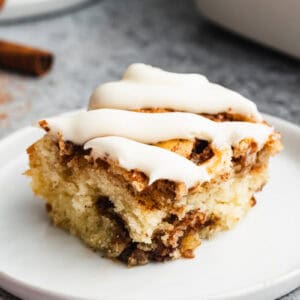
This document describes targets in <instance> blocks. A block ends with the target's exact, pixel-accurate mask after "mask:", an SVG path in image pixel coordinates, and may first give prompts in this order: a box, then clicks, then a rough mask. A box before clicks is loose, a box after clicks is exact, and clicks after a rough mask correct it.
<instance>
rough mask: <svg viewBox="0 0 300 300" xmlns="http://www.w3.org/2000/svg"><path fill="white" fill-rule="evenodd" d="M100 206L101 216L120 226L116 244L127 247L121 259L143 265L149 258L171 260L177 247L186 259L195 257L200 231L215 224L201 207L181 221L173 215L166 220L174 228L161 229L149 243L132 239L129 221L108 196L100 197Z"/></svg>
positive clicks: (130, 263)
mask: <svg viewBox="0 0 300 300" xmlns="http://www.w3.org/2000/svg"><path fill="white" fill-rule="evenodd" d="M97 208H98V209H99V213H100V214H101V215H104V216H106V217H108V218H109V219H110V220H112V221H113V222H114V223H115V224H117V226H118V227H119V228H120V231H119V234H118V235H116V237H115V239H116V240H115V243H118V244H122V245H124V250H123V251H122V253H121V254H120V255H119V256H118V259H119V260H120V261H122V262H125V263H127V264H128V265H129V266H134V265H143V264H146V263H148V262H149V261H160V262H161V261H166V260H170V259H172V255H173V254H174V253H175V251H176V250H179V251H180V254H181V256H183V257H185V258H193V257H194V255H193V250H194V249H195V248H196V247H197V246H199V244H200V238H199V233H198V232H199V230H200V229H201V228H203V227H205V226H208V225H211V224H210V222H208V221H207V220H206V217H205V215H204V214H203V213H201V212H200V210H199V209H196V210H193V211H190V212H188V213H187V214H186V216H185V217H184V218H183V219H181V220H179V219H178V217H177V216H176V215H170V216H169V217H168V218H165V219H164V220H163V222H165V223H168V224H169V225H171V227H172V229H171V230H170V229H169V230H166V231H165V230H158V231H157V232H155V233H154V235H153V238H152V244H151V245H145V244H140V243H136V242H133V241H132V240H131V239H130V237H129V233H128V230H127V228H126V225H125V222H124V221H123V220H122V218H121V217H120V216H119V215H118V214H117V213H116V212H114V204H113V203H112V202H111V201H110V200H109V198H108V197H106V196H99V198H98V201H97ZM164 236H167V238H164Z"/></svg>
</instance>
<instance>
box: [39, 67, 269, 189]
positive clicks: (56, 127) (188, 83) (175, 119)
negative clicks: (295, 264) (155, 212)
mask: <svg viewBox="0 0 300 300" xmlns="http://www.w3.org/2000/svg"><path fill="white" fill-rule="evenodd" d="M159 107H160V108H169V109H171V110H174V112H164V113H142V112H134V111H130V110H134V109H140V108H159ZM89 109H90V110H89V111H85V112H79V113H77V114H75V115H66V116H60V117H54V118H49V119H46V120H45V121H46V124H47V127H48V129H49V134H51V135H53V136H54V137H57V136H58V134H59V135H61V136H62V138H63V139H64V140H66V141H71V142H73V143H75V144H79V145H83V147H84V148H85V149H91V156H92V157H93V158H94V159H97V158H102V159H107V157H108V158H109V159H110V160H114V161H117V162H118V164H119V165H120V166H121V167H123V168H125V169H126V170H139V171H141V172H143V173H145V174H146V175H147V176H148V177H149V184H151V183H153V182H154V181H156V180H159V179H168V180H171V181H176V182H183V183H185V184H186V186H187V187H188V188H190V187H193V186H194V185H195V184H197V183H202V182H205V181H208V180H210V176H211V175H212V172H211V166H212V165H213V166H214V168H215V169H216V170H217V169H219V168H220V167H221V165H222V164H224V160H229V161H230V157H229V158H228V153H229V152H230V151H231V147H232V146H235V145H236V144H237V143H238V142H240V141H241V140H243V139H246V138H250V139H252V140H254V141H255V142H256V143H257V145H258V147H259V148H261V147H262V146H263V145H264V143H265V142H266V141H267V140H268V138H269V136H270V135H271V134H272V132H273V128H272V127H270V126H267V125H265V124H263V123H253V122H251V123H250V122H235V121H234V122H215V121H212V120H209V119H207V118H205V117H202V116H200V115H198V113H210V114H217V113H222V112H232V113H237V114H240V115H244V116H246V117H248V118H250V119H252V120H256V121H257V122H260V121H261V120H262V117H261V115H260V114H259V112H258V111H257V108H256V106H255V104H254V103H252V102H251V101H250V100H247V99H246V98H244V97H242V96H241V95H239V94H237V93H235V92H233V91H230V90H228V89H225V88H223V87H221V86H218V85H215V84H212V83H209V82H208V80H207V79H206V77H204V76H201V75H197V74H176V73H170V72H165V71H163V70H160V69H158V68H153V67H151V66H146V65H143V64H134V65H132V66H130V67H129V68H128V69H127V71H126V72H125V74H124V77H123V79H122V80H121V81H119V82H115V83H107V84H104V85H102V86H100V87H99V88H97V89H96V91H95V92H94V94H93V95H92V96H91V99H90V105H89ZM176 111H181V112H176ZM196 113H197V114H196ZM195 138H198V139H203V140H207V141H209V142H211V145H212V148H213V149H214V150H216V151H217V152H218V153H221V157H220V156H219V157H217V156H216V157H215V156H214V157H212V158H211V159H210V160H209V161H208V162H207V163H204V164H203V165H201V166H197V165H196V164H194V163H193V162H192V161H190V160H188V159H186V158H184V157H183V156H180V155H178V154H176V153H174V152H171V151H169V150H166V149H162V148H159V147H156V146H152V145H149V144H155V143H157V142H161V141H167V140H171V139H188V140H193V139H195ZM216 162H217V164H219V165H216Z"/></svg>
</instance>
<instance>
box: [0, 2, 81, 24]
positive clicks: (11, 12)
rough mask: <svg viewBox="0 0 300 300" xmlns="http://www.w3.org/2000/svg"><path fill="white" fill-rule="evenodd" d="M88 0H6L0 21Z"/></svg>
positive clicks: (32, 14)
mask: <svg viewBox="0 0 300 300" xmlns="http://www.w3.org/2000/svg"><path fill="white" fill-rule="evenodd" d="M86 1H87V0H60V1H57V0H6V1H5V5H4V8H3V9H2V10H1V11H0V21H8V20H13V19H19V18H26V17H32V16H36V15H43V14H48V13H52V12H56V11H59V10H61V9H66V8H68V7H71V6H75V5H78V4H79V3H82V2H86Z"/></svg>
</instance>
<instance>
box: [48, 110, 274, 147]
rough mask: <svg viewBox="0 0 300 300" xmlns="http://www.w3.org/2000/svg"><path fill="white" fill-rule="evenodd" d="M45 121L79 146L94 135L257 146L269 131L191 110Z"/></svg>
mask: <svg viewBox="0 0 300 300" xmlns="http://www.w3.org/2000/svg"><path fill="white" fill-rule="evenodd" d="M47 124H48V127H49V128H50V132H51V133H52V134H53V135H57V134H58V133H60V134H62V136H63V139H64V140H67V141H72V142H73V143H75V144H80V145H81V144H84V143H85V142H86V141H88V140H91V139H93V138H96V137H104V136H120V137H125V138H128V139H131V140H135V141H138V142H141V143H145V144H155V143H158V142H161V141H167V140H171V139H187V140H193V139H195V138H198V139H202V140H207V141H209V142H212V145H213V146H216V147H218V148H229V147H231V146H235V145H236V144H237V143H238V142H239V141H240V140H242V139H245V138H252V139H253V140H254V141H256V143H257V144H258V147H259V148H260V147H261V146H262V145H263V144H264V143H265V141H266V140H267V138H268V137H269V135H270V134H271V133H272V131H273V129H272V128H271V127H270V126H267V125H263V124H257V123H249V122H214V121H211V120H209V119H207V118H205V117H202V116H199V115H196V114H192V113H183V112H169V113H140V112H133V111H125V110H117V109H97V110H93V111H87V112H79V113H78V114H75V115H69V116H60V117H54V118H49V119H47Z"/></svg>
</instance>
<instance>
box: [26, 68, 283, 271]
mask: <svg viewBox="0 0 300 300" xmlns="http://www.w3.org/2000/svg"><path fill="white" fill-rule="evenodd" d="M39 126H40V127H41V128H43V129H44V130H45V131H46V134H45V135H44V137H43V138H41V139H40V140H39V141H37V142H36V143H34V144H33V145H31V146H30V147H29V148H28V150H27V152H28V155H29V164H30V168H29V170H28V171H27V175H29V176H31V178H32V184H31V185H32V189H33V191H34V193H35V194H36V195H39V196H41V197H42V198H43V199H44V200H45V201H46V209H47V211H48V214H49V217H50V218H51V220H52V221H53V223H54V224H55V225H57V226H59V227H62V228H65V229H67V230H68V231H69V232H70V233H72V234H74V235H76V236H78V237H80V238H81V239H82V240H83V241H84V242H85V243H86V244H87V245H88V246H89V247H91V248H92V249H94V250H100V251H101V253H103V254H104V255H105V256H107V257H109V258H116V259H118V260H121V261H123V262H125V263H127V264H128V265H130V266H133V265H142V264H145V263H147V262H149V261H165V260H171V259H176V258H179V257H186V258H191V257H193V256H194V254H193V251H194V249H195V248H196V247H197V246H199V245H200V243H201V239H206V238H209V237H211V236H212V235H213V234H215V233H217V232H219V231H221V230H227V229H230V228H232V227H233V226H234V225H235V224H236V223H237V222H238V221H239V220H240V219H241V218H242V217H243V216H244V215H245V214H246V213H247V211H248V210H249V209H250V208H252V207H253V206H254V205H255V198H254V194H255V193H256V192H258V191H260V190H261V189H262V188H263V186H264V185H265V184H266V182H267V180H268V162H269V158H270V157H271V156H272V155H274V154H276V153H277V152H279V151H280V150H281V147H282V145H281V138H280V134H279V133H277V132H276V131H274V129H273V128H272V127H271V126H269V125H268V124H267V123H266V122H265V121H264V120H263V118H262V116H261V115H260V114H259V112H258V111H257V108H256V106H255V104H254V103H253V102H251V101H249V100H248V99H246V98H244V97H243V96H241V95H239V94H238V93H235V92H233V91H231V90H228V89H226V88H224V87H221V86H219V85H217V84H213V83H210V82H209V81H208V80H207V79H206V77H204V76H201V75H196V74H175V73H169V72H165V71H163V70H160V69H157V68H153V67H151V66H146V65H143V64H134V65H131V66H130V67H129V68H128V69H127V71H126V72H125V74H124V77H123V78H122V80H120V81H118V82H111V83H106V84H103V85H101V86H100V87H98V88H97V89H96V91H95V92H94V93H93V95H92V96H91V99H90V103H89V110H87V111H83V112H78V113H75V114H72V115H66V116H59V117H54V118H49V119H44V120H41V121H40V122H39Z"/></svg>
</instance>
